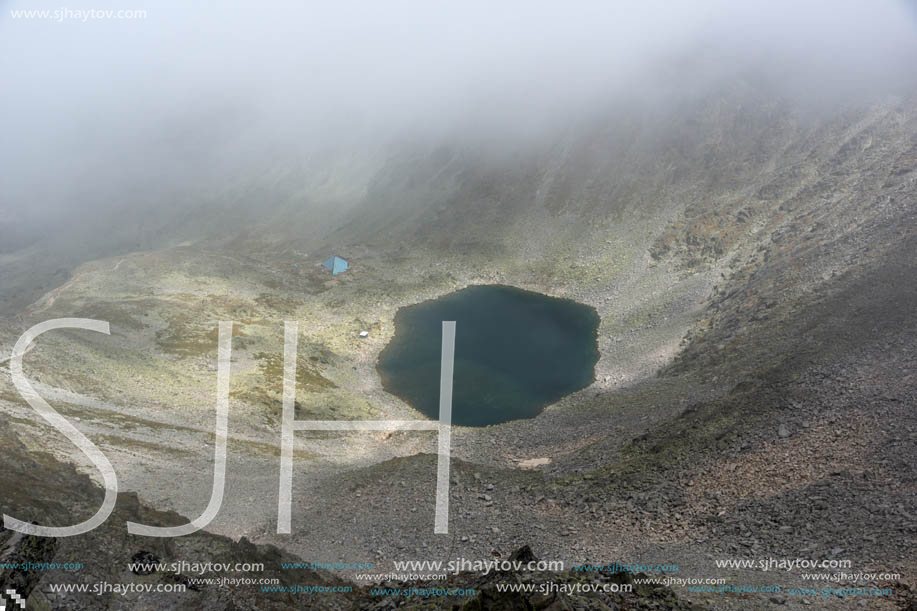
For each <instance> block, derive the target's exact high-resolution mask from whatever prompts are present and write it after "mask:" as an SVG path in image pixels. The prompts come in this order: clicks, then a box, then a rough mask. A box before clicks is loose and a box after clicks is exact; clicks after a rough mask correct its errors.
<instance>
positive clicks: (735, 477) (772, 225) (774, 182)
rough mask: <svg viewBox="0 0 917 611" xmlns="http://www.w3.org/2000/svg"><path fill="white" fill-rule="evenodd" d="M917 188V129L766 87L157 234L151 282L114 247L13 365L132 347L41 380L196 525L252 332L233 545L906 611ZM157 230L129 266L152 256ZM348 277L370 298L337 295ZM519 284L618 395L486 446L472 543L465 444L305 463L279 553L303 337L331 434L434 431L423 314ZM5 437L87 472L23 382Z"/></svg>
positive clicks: (236, 426)
mask: <svg viewBox="0 0 917 611" xmlns="http://www.w3.org/2000/svg"><path fill="white" fill-rule="evenodd" d="M915 187H917V103H915V99H914V98H913V97H911V98H888V99H883V100H880V101H875V102H872V103H870V104H864V105H860V106H852V107H849V108H835V109H831V110H825V109H820V110H819V112H813V111H812V110H811V109H806V108H801V107H797V106H795V105H794V104H793V103H791V102H789V101H778V100H771V99H770V98H768V97H767V95H766V91H762V89H761V88H760V87H754V86H751V85H750V84H748V83H747V82H742V81H738V82H735V83H732V84H731V85H730V86H729V87H726V88H724V89H723V90H722V91H717V92H716V94H715V95H714V94H711V95H705V96H704V97H700V98H690V97H686V99H685V100H684V102H683V103H682V104H681V105H678V106H677V108H676V109H675V110H669V111H661V110H659V109H656V108H651V107H644V106H641V105H639V104H635V103H629V102H626V101H623V102H619V103H617V104H616V105H614V106H613V107H609V108H608V109H607V110H606V111H605V112H603V113H599V114H598V115H597V116H594V117H591V118H590V119H589V120H588V121H584V122H582V123H580V124H576V125H570V126H568V127H566V128H565V129H563V130H560V131H559V132H557V134H556V135H555V136H553V137H551V138H544V139H538V140H537V141H535V142H529V143H526V144H525V146H518V147H516V148H511V147H493V146H492V145H490V144H485V143H481V142H469V141H456V142H452V143H447V145H443V144H442V143H436V144H435V145H432V144H431V145H421V144H417V143H412V144H411V145H410V146H408V145H401V146H398V147H395V148H392V149H389V150H386V151H379V150H373V151H369V152H366V154H365V155H362V156H361V157H360V158H359V159H355V158H353V157H347V156H341V157H334V158H332V159H331V161H327V160H326V161H325V162H324V164H322V163H319V162H318V161H316V160H314V159H313V160H298V161H289V160H281V161H278V162H277V163H274V164H266V167H265V168H264V169H262V170H253V171H252V173H251V174H250V175H248V176H240V177H237V179H236V180H235V181H233V182H230V183H227V184H226V185H224V186H223V187H221V188H218V189H215V190H213V191H211V192H208V193H207V194H200V198H199V199H195V198H194V197H192V196H188V197H189V200H193V201H195V202H196V204H195V205H193V206H184V205H176V204H175V203H174V202H173V203H172V206H171V207H169V206H166V207H162V208H157V209H156V211H155V212H151V214H152V215H153V216H152V217H151V218H152V220H150V219H148V221H147V223H146V224H145V225H144V228H145V229H144V231H146V233H145V234H144V235H145V237H144V238H143V247H142V248H140V247H136V244H137V242H131V241H130V240H128V241H126V242H118V240H114V239H113V240H112V242H118V244H116V245H106V246H105V248H106V249H107V250H105V251H104V253H103V254H100V253H102V251H101V250H93V251H91V252H89V251H87V252H88V253H89V254H85V255H84V257H83V258H80V257H68V258H67V261H66V263H63V262H62V263H60V268H59V269H64V270H66V269H70V268H72V272H70V273H69V275H67V274H66V272H62V274H64V275H63V276H62V277H60V278H59V279H57V280H55V279H54V278H53V277H51V276H47V275H46V276H41V278H40V279H38V278H37V277H36V278H32V279H31V280H22V282H19V281H18V280H17V281H16V282H15V283H12V284H5V285H4V286H11V287H14V288H15V290H12V291H6V292H5V295H9V294H10V293H12V296H11V297H8V302H7V303H8V306H9V308H8V309H7V310H6V311H7V312H9V315H8V316H7V317H6V318H5V319H4V320H3V321H2V329H0V346H2V348H3V352H4V353H8V352H9V349H10V348H11V346H12V344H13V342H14V341H15V339H16V337H18V335H19V334H20V333H21V332H22V331H23V330H24V329H25V328H27V326H28V325H29V324H34V323H36V322H39V321H42V320H47V319H49V318H54V317H63V316H85V317H91V318H99V319H103V320H109V321H110V322H111V328H112V335H111V336H110V337H102V336H99V337H93V334H90V333H78V332H74V333H60V334H58V335H54V336H53V337H52V336H48V337H46V338H42V339H41V340H40V341H39V342H38V343H37V344H36V348H35V349H34V350H33V351H32V352H30V353H29V355H28V357H27V358H26V368H27V373H28V374H29V375H30V376H31V377H32V378H33V379H37V380H38V381H39V382H40V383H41V384H42V385H43V386H41V389H42V392H43V393H48V394H46V395H45V396H48V397H49V400H51V398H52V397H53V399H54V401H52V403H54V404H55V406H56V407H57V406H59V409H60V410H61V412H62V413H64V414H65V415H67V416H68V417H70V418H74V417H75V418H79V419H80V420H79V421H78V423H77V424H78V426H79V427H80V428H81V430H84V431H86V433H87V435H89V436H90V437H91V438H93V439H97V440H99V441H98V442H99V444H100V446H101V447H103V449H104V450H105V451H106V453H107V454H110V456H111V458H112V462H113V463H114V465H115V468H116V471H117V472H118V473H119V477H120V478H121V481H122V482H123V485H124V487H125V488H126V489H127V490H130V491H133V492H136V493H137V494H138V495H139V497H140V499H141V501H142V503H143V504H144V505H150V506H154V507H159V508H163V509H169V510H174V511H177V512H179V513H181V514H184V515H196V514H197V513H199V512H200V510H201V507H202V505H201V504H202V503H203V502H205V501H204V499H203V498H200V497H201V494H200V490H201V489H205V490H206V489H209V478H210V471H209V466H208V465H209V464H210V460H212V446H211V435H212V432H211V431H212V422H213V400H214V399H213V386H214V381H215V340H216V337H215V329H216V322H217V321H218V320H234V321H236V331H235V336H236V337H235V338H234V342H233V350H234V362H233V379H232V383H231V405H232V414H231V422H230V437H231V441H230V453H231V457H230V461H231V465H232V468H231V472H230V476H229V482H228V493H227V499H228V500H227V502H226V503H225V505H224V509H223V510H222V511H221V514H220V516H219V517H218V519H217V520H216V521H215V522H214V523H213V524H212V526H211V529H212V530H213V531H214V532H215V533H218V534H221V535H226V536H232V537H237V536H239V535H245V536H246V537H248V538H249V539H251V540H252V541H255V542H256V543H258V544H272V545H276V546H280V547H282V548H284V549H285V550H287V552H289V553H295V554H296V555H298V556H301V557H303V558H307V559H312V558H321V559H324V560H344V561H349V562H359V561H363V560H373V561H374V562H376V563H377V565H378V566H388V567H390V563H391V561H392V560H397V559H404V558H408V559H421V558H449V557H454V556H455V555H456V554H458V555H462V556H464V557H469V558H470V557H491V555H492V554H494V553H495V552H496V553H500V554H502V555H504V556H506V555H508V554H510V553H511V552H512V551H513V550H515V549H518V548H519V547H520V546H522V545H523V544H526V543H532V542H533V541H532V533H533V531H534V532H536V533H537V545H535V547H536V552H537V553H538V555H539V556H540V557H544V558H551V559H555V558H556V559H563V560H566V561H567V562H568V563H573V562H601V561H607V560H611V561H615V560H617V561H619V562H620V561H621V560H622V559H624V560H626V559H628V558H634V559H644V560H653V561H654V562H659V563H663V562H665V563H669V562H671V563H675V564H678V565H679V566H680V567H681V573H683V574H684V575H685V576H696V577H704V578H706V577H713V576H722V577H724V578H726V579H727V580H728V583H730V584H735V585H742V584H759V585H771V586H774V585H779V586H781V587H783V588H784V589H786V588H787V587H790V586H794V585H795V586H800V587H806V586H810V585H811V582H808V583H807V582H805V581H804V580H802V579H801V577H800V575H799V574H798V573H788V574H785V575H778V574H774V573H764V572H760V571H750V570H740V569H717V568H716V567H715V565H714V563H713V560H714V559H720V558H724V557H730V558H760V557H766V556H807V557H808V556H812V557H817V558H850V559H852V560H853V561H854V563H855V564H856V565H857V566H858V567H859V568H863V569H866V568H872V569H877V570H888V571H889V572H894V573H898V574H900V579H899V580H897V581H896V582H895V583H894V584H892V586H889V587H893V588H894V589H895V592H896V595H895V596H893V597H883V598H881V599H876V600H870V601H869V604H870V605H871V606H874V607H875V608H889V609H890V608H895V607H896V605H899V604H906V603H903V602H902V601H905V600H907V594H906V591H907V587H908V585H909V584H910V585H913V583H914V579H915V577H917V566H915V564H914V561H913V558H914V550H915V549H917V542H915V536H917V524H915V522H914V510H913V507H914V506H915V505H917V503H915V501H917V488H915V471H914V465H915V454H917V422H915V419H914V418H915V416H914V411H913V405H914V402H915V399H917V378H915V377H914V375H913V371H914V365H915V358H917V353H915V348H917V344H915V339H917V329H915V322H917V318H915V313H917V307H915V306H917V294H915V290H917V289H915V288H914V282H913V280H914V278H915V268H914V261H915V260H917V252H915V251H917V235H915V234H917V219H915V213H917V208H915V205H917V201H915V193H917V189H915ZM125 222H126V223H127V225H124V224H118V225H117V226H118V227H119V229H118V231H117V235H118V237H119V239H120V238H122V237H124V236H135V235H139V234H138V232H140V228H139V226H136V225H130V222H128V221H125ZM96 229H97V230H98V228H96ZM103 233H104V232H103ZM132 239H133V238H132ZM126 244H134V246H130V245H126ZM29 248H31V249H33V250H37V251H40V252H51V251H50V250H47V249H43V247H42V243H41V242H40V241H39V242H36V243H33V244H32V245H31V246H29ZM29 252H30V251H28V250H17V251H15V252H12V253H7V254H4V255H3V257H4V259H2V260H0V273H3V274H7V275H5V276H4V278H13V277H15V278H21V279H22V278H27V276H28V275H23V274H22V270H23V269H24V268H23V267H22V266H24V265H26V262H27V261H28V256H29V255H28V253H29ZM328 254H340V255H342V256H345V257H347V258H348V259H349V260H350V261H351V263H352V268H351V270H350V271H349V272H348V273H347V274H344V275H342V276H340V277H336V278H330V277H328V276H325V275H324V274H323V272H322V271H321V270H320V269H319V268H317V267H316V264H317V263H318V262H319V261H321V260H322V259H323V258H324V257H325V256H326V255H328ZM100 257H101V258H100ZM55 261H56V260H55ZM51 268H54V265H49V267H48V269H51ZM17 270H18V271H17ZM17 274H18V275H17ZM65 277H66V279H65ZM4 282H6V281H4ZM28 282H33V283H36V284H37V286H31V285H30V286H26V284H28ZM490 282H499V283H504V284H511V285H516V286H520V287H523V288H527V289H531V290H536V291H541V292H544V293H547V294H552V295H558V296H564V297H570V298H573V299H576V300H579V301H581V302H583V303H587V304H590V305H592V306H594V307H595V308H596V309H597V311H598V312H599V314H600V315H601V317H602V323H601V326H600V330H599V348H600V352H601V359H600V361H599V363H598V365H597V368H596V372H597V379H596V382H595V383H594V384H593V385H592V386H591V387H589V388H588V389H585V390H583V391H581V392H579V393H575V394H573V395H571V396H569V397H566V398H564V399H563V400H561V401H560V402H559V403H558V404H556V405H554V406H552V407H550V408H549V409H547V410H546V411H545V412H544V413H543V414H541V415H540V416H539V417H537V418H535V419H532V420H526V421H517V422H511V423H506V424H502V425H498V426H494V427H486V428H481V429H466V428H456V430H455V432H454V456H455V459H456V460H455V464H454V470H453V483H452V507H453V510H452V511H453V513H452V523H451V525H450V536H449V537H448V538H443V537H442V536H435V535H433V533H432V490H433V488H432V486H433V481H434V478H435V465H434V464H433V463H434V460H433V457H432V456H431V455H430V454H432V453H434V452H435V447H436V446H435V437H434V436H433V435H429V434H425V433H394V434H390V433H380V434H348V435H344V436H342V437H337V436H330V435H327V434H325V433H312V434H309V433H300V434H299V435H298V439H299V442H298V449H297V463H296V467H295V470H296V477H295V479H294V498H295V499H301V500H298V501H297V502H296V503H295V504H294V512H293V523H294V533H293V535H292V536H278V535H276V534H275V533H274V523H273V519H274V518H273V516H274V515H276V514H275V510H276V498H277V496H276V495H277V492H276V481H277V480H276V477H277V469H278V460H277V456H278V452H279V425H278V418H279V409H280V404H279V397H280V390H281V386H280V382H281V380H280V371H281V369H280V368H281V363H282V359H281V357H282V321H283V320H298V321H299V328H300V330H301V332H302V333H301V337H300V363H299V366H298V370H297V371H298V374H297V375H298V381H299V383H300V393H299V394H298V395H297V401H298V402H299V405H298V408H299V410H300V414H305V415H307V416H308V417H313V418H318V419H335V418H337V419H355V418H372V419H414V418H418V417H420V415H419V414H417V413H416V412H413V410H411V409H410V408H409V407H408V406H406V405H404V404H403V403H401V402H400V401H398V400H397V399H396V398H394V397H391V396H389V395H387V394H386V393H384V392H383V391H382V389H381V384H380V383H379V379H378V376H377V375H376V372H375V368H374V366H375V359H376V357H377V355H378V353H379V351H381V349H382V347H383V346H384V345H385V343H386V341H387V340H388V338H389V337H390V336H391V334H392V332H393V327H392V320H393V318H394V313H395V312H396V311H397V309H398V308H399V307H401V306H404V305H408V304H411V303H415V302H417V301H420V300H423V299H426V298H430V297H435V296H437V295H441V294H443V293H446V292H449V291H452V290H455V289H457V288H461V287H463V286H467V285H469V284H478V283H490ZM52 287H53V288H52ZM29 291H31V292H29ZM32 293H36V295H35V297H34V298H29V299H25V298H24V297H23V295H30V294H32ZM38 295H42V296H41V297H39V296H38ZM21 302H27V303H28V306H27V307H26V306H25V305H22V303H21ZM20 306H21V307H20ZM365 329H369V330H370V337H369V338H368V339H366V340H361V339H360V338H359V337H358V336H357V333H358V332H359V331H360V330H365ZM0 407H2V409H3V410H4V412H5V413H6V415H7V420H8V421H9V423H10V424H9V426H10V429H11V431H15V433H16V434H17V435H19V437H20V438H21V439H22V443H23V444H25V447H27V448H28V449H29V450H30V451H34V450H36V449H39V448H41V449H45V450H51V451H52V452H53V453H54V454H55V455H56V456H57V457H58V458H59V459H62V460H75V457H74V456H73V454H74V452H73V448H72V446H70V445H69V444H68V443H67V442H66V441H65V440H62V439H61V440H58V439H56V438H54V437H49V436H48V435H47V427H46V426H45V425H43V424H42V423H40V422H38V421H37V419H36V417H35V415H34V413H33V412H31V410H30V409H29V408H28V407H27V406H25V405H24V403H23V402H22V401H21V399H19V398H18V396H17V394H16V393H15V392H14V389H13V388H12V384H11V383H10V381H9V377H8V376H6V377H3V378H0ZM307 416H303V417H307ZM11 443H12V442H11ZM14 447H16V448H19V447H20V446H18V445H17V446H14ZM18 452H20V450H17V451H16V452H14V454H16V453H18ZM176 458H179V459H180V460H176ZM526 465H534V466H536V468H535V469H531V468H526ZM49 468H50V467H49ZM54 468H55V469H56V468H57V467H54ZM87 473H89V474H90V475H93V472H92V471H88V470H87ZM23 477H25V476H23ZM10 481H11V482H12V481H13V480H12V479H11V480H10ZM54 481H57V480H54ZM49 485H50V484H49ZM30 494H31V493H30ZM27 496H28V495H26V497H23V499H22V500H21V502H22V503H25V498H27ZM4 511H7V512H8V513H10V511H9V510H7V509H6V505H4ZM121 522H123V520H122V521H121ZM207 540H208V541H210V540H211V539H207ZM212 540H213V541H218V540H219V541H221V543H219V544H216V543H214V544H213V545H215V546H217V547H218V548H219V546H221V545H228V546H230V547H232V546H231V544H230V543H228V542H226V540H224V539H217V538H213V539H212ZM175 545H179V543H175ZM207 545H210V544H209V543H208V544H207ZM134 547H136V546H134ZM127 549H128V548H127V547H125V550H124V552H125V553H126V552H127ZM208 553H209V552H208ZM259 553H260V552H259ZM271 553H274V552H271ZM276 553H280V552H276ZM329 555H330V556H334V557H333V558H329V557H328V556H329ZM883 587H884V586H883ZM676 594H677V595H678V596H679V598H682V597H684V598H687V599H689V600H693V601H694V602H697V603H699V604H705V605H710V606H713V607H716V608H735V609H742V608H766V607H767V606H769V605H774V604H786V605H788V606H791V607H792V606H800V605H803V606H810V607H813V608H818V607H824V608H832V607H833V606H834V605H835V603H837V604H841V602H842V601H839V600H837V601H836V600H834V599H828V598H826V599H819V598H817V597H813V598H811V599H805V600H804V598H805V597H795V598H794V597H789V596H787V595H785V594H774V595H770V594H769V595H764V596H761V595H755V596H752V597H751V598H743V597H742V596H727V595H721V594H712V593H697V592H690V591H689V590H688V589H687V588H681V589H677V590H676ZM249 595H250V596H255V594H254V593H251V592H249V593H247V594H239V596H243V600H244V596H249ZM233 596H235V594H233ZM772 599H773V600H772ZM220 600H223V599H222V598H221V599H220ZM342 600H343V599H342ZM775 600H776V602H775ZM350 603H353V601H350ZM350 603H348V604H350ZM807 603H808V604H807ZM214 604H216V603H214ZM221 604H222V603H221ZM227 604H228V603H227ZM329 604H330V603H329ZM340 604H344V603H343V602H341V603H340ZM353 604H356V603H353ZM393 604H394V603H393ZM463 604H464V603H463ZM558 604H561V605H562V604H566V603H558ZM616 604H622V605H625V606H624V608H627V607H626V603H624V602H621V603H616ZM748 605H752V606H751V607H749V606H748ZM214 608H217V607H214ZM219 608H222V607H219ZM507 608H513V607H507ZM557 608H564V607H563V606H558V607H557ZM611 608H614V607H611Z"/></svg>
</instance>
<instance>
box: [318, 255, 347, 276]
mask: <svg viewBox="0 0 917 611" xmlns="http://www.w3.org/2000/svg"><path fill="white" fill-rule="evenodd" d="M322 267H324V268H325V269H327V270H328V271H330V272H331V274H332V275H333V276H337V275H338V274H340V273H342V272H346V271H347V260H346V259H342V258H340V257H339V256H337V255H335V256H333V257H331V258H330V259H328V260H327V261H325V262H324V263H322Z"/></svg>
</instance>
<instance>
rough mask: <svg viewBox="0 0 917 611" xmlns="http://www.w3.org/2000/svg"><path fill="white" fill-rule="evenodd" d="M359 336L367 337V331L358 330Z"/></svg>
mask: <svg viewBox="0 0 917 611" xmlns="http://www.w3.org/2000/svg"><path fill="white" fill-rule="evenodd" d="M360 337H369V331H360Z"/></svg>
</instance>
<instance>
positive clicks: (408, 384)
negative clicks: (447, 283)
mask: <svg viewBox="0 0 917 611" xmlns="http://www.w3.org/2000/svg"><path fill="white" fill-rule="evenodd" d="M444 320H454V321H455V323H456V326H455V371H454V376H453V393H452V422H453V423H454V424H458V425H463V426H485V425H488V424H496V423H498V422H506V421H508V420H517V419H520V418H532V417H534V416H536V415H538V413H539V412H540V411H541V410H542V409H544V407H545V406H547V405H549V404H551V403H553V402H555V401H557V400H558V399H560V398H561V397H563V396H564V395H567V394H570V393H571V392H574V391H576V390H580V389H582V388H585V387H587V386H589V385H590V384H592V382H593V380H594V373H595V364H596V362H597V361H598V358H599V350H598V342H597V336H596V332H597V329H598V325H599V316H598V313H597V312H596V311H595V309H594V308H592V307H590V306H586V305H583V304H580V303H577V302H575V301H570V300H568V299H557V298H554V297H548V296H547V295H542V294H540V293H533V292H530V291H524V290H522V289H517V288H514V287H510V286H500V285H485V286H472V287H468V288H466V289H462V290H460V291H457V292H455V293H450V294H448V295H445V296H443V297H440V298H438V299H434V300H431V301H425V302H423V303H418V304H416V305H412V306H408V307H404V308H401V309H400V310H398V313H397V314H396V315H395V336H394V338H393V339H392V341H391V342H390V343H389V344H388V345H387V346H386V347H385V349H384V350H383V351H382V353H381V355H380V356H379V363H378V369H379V373H380V375H381V377H382V385H383V387H384V388H385V390H386V391H388V392H390V393H392V394H393V395H396V396H398V397H401V398H402V399H403V400H405V401H406V402H407V403H409V404H410V405H411V406H413V407H414V408H415V409H418V410H420V411H422V412H423V413H425V414H427V415H428V416H429V417H430V418H432V419H437V418H439V377H440V358H441V349H442V323H443V321H444Z"/></svg>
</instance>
